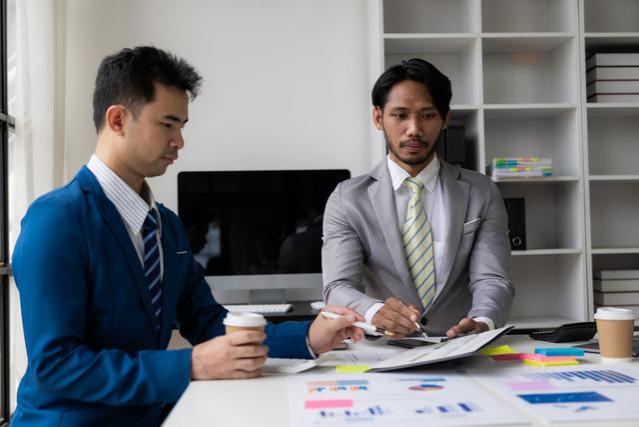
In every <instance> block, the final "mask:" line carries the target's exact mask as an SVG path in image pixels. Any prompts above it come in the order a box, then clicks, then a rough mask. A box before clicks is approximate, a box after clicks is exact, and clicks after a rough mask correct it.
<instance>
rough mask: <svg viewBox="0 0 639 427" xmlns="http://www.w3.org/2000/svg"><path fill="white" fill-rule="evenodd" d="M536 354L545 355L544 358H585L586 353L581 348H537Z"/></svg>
mask: <svg viewBox="0 0 639 427" xmlns="http://www.w3.org/2000/svg"><path fill="white" fill-rule="evenodd" d="M535 353H536V354H543V355H544V356H577V357H583V355H584V351H583V350H582V349H580V348H574V347H555V348H552V347H547V348H536V349H535Z"/></svg>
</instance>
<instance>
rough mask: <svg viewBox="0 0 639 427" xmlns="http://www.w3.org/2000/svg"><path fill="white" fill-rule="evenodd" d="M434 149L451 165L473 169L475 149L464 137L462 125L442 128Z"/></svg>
mask: <svg viewBox="0 0 639 427" xmlns="http://www.w3.org/2000/svg"><path fill="white" fill-rule="evenodd" d="M436 151H437V154H439V157H441V158H442V159H444V160H445V161H447V162H448V163H450V164H452V165H459V166H461V167H462V168H464V169H470V170H475V167H476V166H475V150H474V147H473V144H472V142H471V141H469V140H467V139H466V130H465V128H464V126H459V125H450V126H448V127H447V128H446V130H443V131H442V132H441V134H440V135H439V140H438V141H437V147H436Z"/></svg>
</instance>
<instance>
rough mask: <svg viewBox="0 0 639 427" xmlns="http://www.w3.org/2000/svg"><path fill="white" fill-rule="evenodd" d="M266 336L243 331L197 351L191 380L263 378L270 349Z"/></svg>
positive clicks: (255, 332) (210, 341) (209, 343)
mask: <svg viewBox="0 0 639 427" xmlns="http://www.w3.org/2000/svg"><path fill="white" fill-rule="evenodd" d="M265 338H266V335H264V332H258V331H239V332H234V333H232V334H228V335H222V336H219V337H216V338H213V339H210V340H208V341H206V342H203V343H201V344H198V345H196V346H195V347H193V353H192V354H191V379H193V380H219V379H232V378H254V377H257V376H260V375H261V374H262V369H261V368H262V365H264V362H266V355H267V353H268V347H266V346H265V345H262V341H264V339H265Z"/></svg>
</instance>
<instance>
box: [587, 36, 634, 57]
mask: <svg viewBox="0 0 639 427" xmlns="http://www.w3.org/2000/svg"><path fill="white" fill-rule="evenodd" d="M584 42H585V45H586V53H589V52H637V51H639V33H586V34H585V35H584Z"/></svg>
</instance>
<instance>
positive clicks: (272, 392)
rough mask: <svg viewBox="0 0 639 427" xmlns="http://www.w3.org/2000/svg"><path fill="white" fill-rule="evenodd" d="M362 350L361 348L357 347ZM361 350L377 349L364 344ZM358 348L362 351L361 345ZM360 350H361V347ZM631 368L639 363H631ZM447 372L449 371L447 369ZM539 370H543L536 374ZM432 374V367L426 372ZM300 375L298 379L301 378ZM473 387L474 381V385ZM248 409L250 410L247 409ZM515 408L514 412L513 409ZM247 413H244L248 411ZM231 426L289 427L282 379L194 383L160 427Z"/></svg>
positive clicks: (471, 361) (524, 343) (521, 346)
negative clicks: (363, 348) (364, 347)
mask: <svg viewBox="0 0 639 427" xmlns="http://www.w3.org/2000/svg"><path fill="white" fill-rule="evenodd" d="M503 344H508V345H511V346H513V347H514V348H516V349H517V350H518V351H522V352H532V351H533V350H534V348H535V347H551V346H565V345H557V344H551V343H547V342H543V341H535V340H532V339H530V338H529V337H528V336H524V335H507V336H505V337H502V338H501V339H500V340H499V341H498V342H497V343H496V344H495V345H503ZM358 345H360V344H358ZM365 345H372V346H375V345H379V344H377V343H373V344H370V343H367V344H365ZM360 346H361V345H360ZM360 348H361V347H360ZM586 360H587V361H588V362H591V363H600V356H599V355H598V354H588V353H586ZM631 363H632V364H634V366H637V365H639V362H637V361H633V362H631ZM489 366H490V367H493V368H494V367H495V365H494V363H493V361H492V360H490V359H489V358H487V357H483V356H477V357H470V358H466V359H464V360H463V361H461V363H460V364H459V365H458V366H456V368H460V369H470V368H473V369H476V368H479V369H481V368H482V367H489ZM448 368H450V366H449V367H448ZM540 369H543V368H540ZM429 372H430V373H432V372H433V371H432V367H431V369H430V370H429ZM320 373H327V374H328V373H330V374H334V373H335V369H334V367H325V368H316V369H313V370H311V371H308V372H307V373H305V374H308V375H317V374H320ZM305 374H298V375H305ZM473 381H476V380H475V379H473ZM482 388H484V389H486V390H487V392H488V393H492V394H494V395H495V396H496V397H497V398H498V399H499V400H501V401H503V402H504V403H505V404H507V403H508V402H506V401H505V400H503V399H502V398H501V397H500V396H499V395H498V394H497V393H496V392H494V391H492V390H489V389H488V388H487V387H485V386H483V385H482ZM249 408H250V409H249ZM513 408H514V407H513ZM247 409H248V410H247ZM514 409H515V410H516V411H517V412H518V413H520V414H521V415H522V416H523V417H524V418H525V419H528V420H530V424H528V425H532V426H547V425H548V424H546V423H544V422H543V421H542V420H541V419H540V418H536V417H533V416H531V415H530V414H529V413H527V412H524V411H522V410H520V409H518V408H514ZM218 424H219V425H233V427H270V426H273V427H286V426H293V424H292V423H291V420H290V415H289V411H288V401H287V382H286V376H265V377H262V378H256V379H251V380H224V381H196V382H192V383H191V384H190V385H189V387H188V388H187V390H186V391H185V393H184V394H183V395H182V397H181V399H180V400H179V401H178V403H177V405H176V406H175V408H174V409H173V411H172V412H171V414H170V415H169V417H168V418H167V420H166V423H165V424H164V425H165V426H166V427H173V426H185V425H188V426H205V425H207V426H208V425H218ZM558 425H561V426H562V427H573V426H574V427H576V426H580V427H585V426H601V427H603V426H606V427H613V426H635V427H636V426H638V425H639V421H605V422H584V423H561V424H558Z"/></svg>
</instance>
